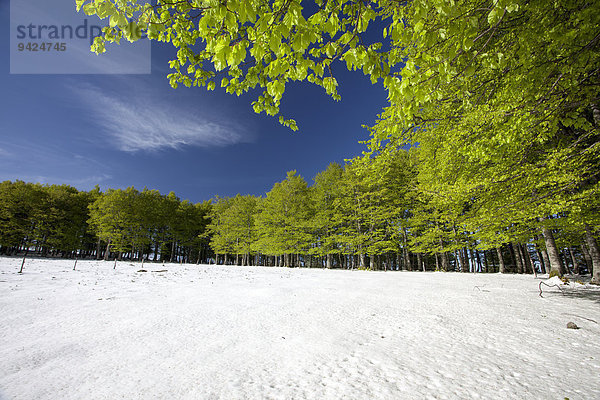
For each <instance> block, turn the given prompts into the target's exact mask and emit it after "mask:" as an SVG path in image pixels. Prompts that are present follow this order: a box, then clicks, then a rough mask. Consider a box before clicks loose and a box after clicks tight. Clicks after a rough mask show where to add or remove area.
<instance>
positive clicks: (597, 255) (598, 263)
mask: <svg viewBox="0 0 600 400" xmlns="http://www.w3.org/2000/svg"><path fill="white" fill-rule="evenodd" d="M585 243H586V244H587V247H588V249H590V257H591V259H592V271H591V274H592V281H593V282H595V283H600V248H598V242H597V241H596V238H595V237H594V234H593V233H592V229H591V228H590V227H589V225H588V224H585Z"/></svg>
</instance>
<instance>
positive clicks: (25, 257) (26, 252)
mask: <svg viewBox="0 0 600 400" xmlns="http://www.w3.org/2000/svg"><path fill="white" fill-rule="evenodd" d="M28 253H29V247H27V248H26V249H25V254H23V261H21V269H20V270H19V273H20V274H22V273H23V267H24V266H25V260H26V259H27V254H28Z"/></svg>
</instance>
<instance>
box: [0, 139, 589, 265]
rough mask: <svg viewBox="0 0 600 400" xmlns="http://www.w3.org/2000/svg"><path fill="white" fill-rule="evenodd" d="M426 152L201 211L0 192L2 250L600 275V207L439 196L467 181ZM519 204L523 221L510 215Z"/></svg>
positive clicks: (184, 204) (60, 189)
mask: <svg viewBox="0 0 600 400" xmlns="http://www.w3.org/2000/svg"><path fill="white" fill-rule="evenodd" d="M429 151H430V149H429V148H428V147H427V146H424V145H421V146H416V147H412V148H410V149H409V150H397V151H396V152H395V153H394V154H387V155H386V156H385V157H370V156H369V155H365V156H363V157H359V158H356V159H353V160H350V161H349V162H348V163H347V164H346V165H343V166H342V165H339V164H337V163H332V164H330V165H329V166H328V167H327V169H326V170H324V171H322V172H321V173H319V174H318V175H317V176H316V177H315V178H314V182H313V183H312V185H309V184H308V183H307V182H306V180H305V179H304V178H302V177H301V176H299V175H298V174H297V173H296V172H295V171H291V172H288V173H287V177H286V178H285V179H284V180H283V181H281V182H277V183H275V184H274V185H273V187H272V189H271V190H270V191H269V192H268V193H266V195H265V196H263V197H258V196H252V195H245V196H242V195H237V196H235V197H231V198H222V197H216V198H215V199H214V200H213V201H211V202H203V203H197V204H193V203H191V202H189V201H181V200H180V199H179V198H178V197H177V196H176V195H175V194H174V193H172V192H171V193H169V194H168V195H162V194H160V193H159V192H158V191H156V190H148V189H144V190H142V191H141V192H140V191H138V190H136V189H134V188H132V187H130V188H127V189H125V190H121V189H118V190H114V189H109V190H107V191H105V192H104V193H102V192H101V191H100V190H99V189H98V188H95V189H94V190H92V191H89V192H82V191H78V190H76V189H75V188H73V187H70V186H66V185H62V186H56V185H40V184H32V183H24V182H20V181H17V182H8V181H7V182H2V183H1V184H0V246H1V247H0V252H1V253H2V254H8V255H10V254H17V253H19V252H20V253H24V252H28V251H35V252H37V253H39V254H40V255H42V256H60V257H79V258H85V257H88V258H97V259H105V260H107V259H109V258H111V259H128V260H146V261H169V262H186V263H188V262H193V263H214V262H216V263H219V264H229V265H267V266H287V267H296V266H303V267H320V268H323V267H326V268H359V269H371V270H413V271H414V270H423V271H425V270H429V271H431V270H439V271H463V272H502V273H506V272H512V273H537V272H546V273H549V272H550V271H552V270H553V271H556V273H557V274H559V275H563V274H566V273H578V274H586V273H591V272H592V271H593V270H595V271H597V269H596V268H595V267H596V265H597V264H596V263H597V262H598V255H599V252H598V244H597V243H598V241H597V230H596V228H597V225H595V226H593V227H592V226H590V225H589V224H585V223H584V222H582V221H581V220H578V218H581V215H584V214H582V213H583V212H584V211H585V212H587V215H588V219H587V220H588V221H589V220H590V219H591V218H590V217H593V218H597V215H596V214H595V213H597V205H598V203H595V204H590V207H588V208H587V209H585V210H584V209H580V211H579V213H578V214H575V213H573V212H572V211H571V212H570V211H569V209H568V208H566V207H565V208H564V209H563V210H557V211H556V212H554V213H552V214H548V213H538V211H537V210H540V209H543V207H557V196H546V197H542V198H541V199H539V198H538V197H528V196H525V195H523V194H515V193H512V192H510V191H508V190H506V191H503V193H495V194H494V195H493V196H491V195H490V194H488V193H482V195H481V196H477V197H475V196H471V197H469V198H466V199H465V198H450V197H446V196H442V197H440V196H439V195H436V193H435V192H434V187H432V185H443V186H448V185H451V184H453V182H454V181H455V180H456V179H457V174H456V173H453V174H450V178H449V179H451V180H448V181H447V182H444V181H441V180H440V179H441V178H440V176H436V177H435V178H432V177H431V174H432V169H433V166H432V165H431V163H430V162H429V153H428V152H429ZM424 153H425V155H426V156H424V155H423V154H424ZM443 167H444V168H448V166H447V165H446V166H443ZM536 187H539V185H537V186H536ZM480 190H483V189H480ZM515 195H517V196H518V197H519V201H520V203H518V204H517V205H516V208H520V210H517V209H516V208H515V205H514V204H511V203H512V202H515ZM571 196H577V192H574V193H572V194H571ZM563 197H565V196H564V195H563ZM573 201H574V200H573ZM564 204H570V203H569V202H568V201H565V203H564ZM534 205H535V206H534ZM525 206H528V207H527V208H526V207H525Z"/></svg>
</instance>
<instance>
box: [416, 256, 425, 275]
mask: <svg viewBox="0 0 600 400" xmlns="http://www.w3.org/2000/svg"><path fill="white" fill-rule="evenodd" d="M417 264H418V265H417V270H418V269H419V268H423V272H425V263H424V262H423V256H421V253H417Z"/></svg>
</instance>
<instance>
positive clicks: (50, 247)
mask: <svg viewBox="0 0 600 400" xmlns="http://www.w3.org/2000/svg"><path fill="white" fill-rule="evenodd" d="M210 208H211V204H210V203H209V202H204V203H198V204H193V203H190V202H189V201H187V200H184V201H181V200H180V199H179V198H177V196H175V194H174V193H172V192H171V193H169V194H168V195H162V194H160V193H159V192H158V191H157V190H148V189H144V190H143V191H141V192H140V191H138V190H136V189H134V188H132V187H130V188H127V189H125V190H121V189H117V190H115V189H108V190H107V191H106V192H104V193H102V192H100V190H99V188H98V187H96V188H95V189H94V190H91V191H89V192H85V191H78V190H77V189H75V188H73V187H71V186H67V185H60V186H59V185H40V184H33V183H25V182H21V181H16V182H10V181H5V182H2V183H0V254H5V255H13V254H17V253H19V252H21V253H25V254H27V253H29V252H30V251H32V252H36V253H39V254H40V255H42V256H59V257H93V258H97V259H105V260H107V259H109V258H115V259H122V258H127V259H132V260H133V259H135V260H148V259H151V260H153V261H171V262H174V261H181V262H200V261H201V260H207V259H208V258H209V257H210V255H211V254H210V248H209V247H208V241H207V239H205V238H202V237H200V235H201V234H202V233H203V232H204V230H205V226H206V223H207V220H206V218H205V216H206V215H207V214H208V212H209V211H210Z"/></svg>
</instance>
